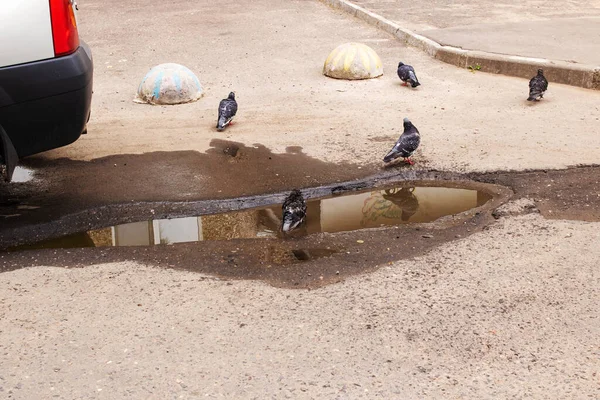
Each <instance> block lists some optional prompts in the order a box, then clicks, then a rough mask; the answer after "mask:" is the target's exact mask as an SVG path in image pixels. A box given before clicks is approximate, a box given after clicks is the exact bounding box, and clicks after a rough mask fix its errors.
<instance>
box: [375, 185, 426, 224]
mask: <svg viewBox="0 0 600 400" xmlns="http://www.w3.org/2000/svg"><path fill="white" fill-rule="evenodd" d="M414 191H415V188H414V187H411V188H400V189H388V190H386V191H385V193H384V194H383V198H384V199H386V200H387V201H390V202H392V203H394V204H395V205H396V206H398V207H399V208H400V210H402V214H400V220H401V221H404V222H406V221H408V220H409V219H410V217H412V216H413V215H415V214H416V213H417V211H418V210H419V199H417V196H415V195H414V193H413V192H414Z"/></svg>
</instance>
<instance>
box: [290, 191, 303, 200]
mask: <svg viewBox="0 0 600 400" xmlns="http://www.w3.org/2000/svg"><path fill="white" fill-rule="evenodd" d="M290 197H294V198H302V192H301V191H299V190H298V189H294V190H292V192H291V193H290Z"/></svg>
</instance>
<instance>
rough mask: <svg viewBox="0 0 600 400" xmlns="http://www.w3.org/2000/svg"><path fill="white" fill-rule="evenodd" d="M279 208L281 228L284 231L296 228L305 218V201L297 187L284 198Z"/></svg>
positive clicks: (287, 231)
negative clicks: (280, 211) (281, 213)
mask: <svg viewBox="0 0 600 400" xmlns="http://www.w3.org/2000/svg"><path fill="white" fill-rule="evenodd" d="M281 209H282V211H283V218H282V219H283V222H282V224H281V230H282V231H283V232H284V233H289V232H291V231H293V230H294V229H296V228H298V227H299V226H300V225H301V224H302V223H303V222H304V220H305V219H306V202H305V201H304V197H302V193H301V192H300V191H299V190H298V189H294V190H292V192H291V193H290V194H289V195H288V196H287V197H286V198H285V200H284V201H283V205H282V206H281Z"/></svg>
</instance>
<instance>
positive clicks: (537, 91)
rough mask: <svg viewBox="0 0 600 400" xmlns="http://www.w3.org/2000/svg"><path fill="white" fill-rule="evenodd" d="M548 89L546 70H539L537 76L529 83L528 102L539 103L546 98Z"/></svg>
mask: <svg viewBox="0 0 600 400" xmlns="http://www.w3.org/2000/svg"><path fill="white" fill-rule="evenodd" d="M547 89H548V81H547V80H546V77H545V76H544V70H543V69H541V68H540V69H538V71H537V75H536V76H534V77H533V78H531V80H530V81H529V97H528V98H527V101H539V100H540V99H541V98H542V97H544V92H545V91H546V90H547Z"/></svg>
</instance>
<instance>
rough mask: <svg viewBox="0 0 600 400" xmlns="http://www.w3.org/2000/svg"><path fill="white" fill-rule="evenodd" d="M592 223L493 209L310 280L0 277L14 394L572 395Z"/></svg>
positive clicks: (587, 377)
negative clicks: (297, 283)
mask: <svg viewBox="0 0 600 400" xmlns="http://www.w3.org/2000/svg"><path fill="white" fill-rule="evenodd" d="M599 232H600V225H599V224H598V223H584V222H568V221H548V220H544V219H543V218H542V217H540V216H539V215H537V214H530V215H528V216H522V217H511V218H506V219H501V220H500V221H499V222H498V223H497V224H496V225H494V226H493V227H492V228H491V229H489V230H488V231H484V232H481V233H478V234H475V235H474V236H471V237H470V238H468V239H462V240H458V241H456V242H454V243H450V244H448V245H446V246H444V247H443V248H441V249H438V250H437V251H435V252H432V253H431V254H429V255H427V256H424V257H419V258H417V259H415V260H412V261H403V262H398V263H394V264H392V265H388V266H387V267H385V268H383V269H381V270H379V271H377V272H375V273H373V274H371V275H364V276H360V277H356V278H354V279H351V280H349V281H346V282H345V283H342V284H338V285H333V286H328V287H325V288H322V289H318V290H314V291H304V290H302V291H301V290H283V289H275V288H273V287H269V286H266V285H263V284H258V283H255V282H244V281H233V282H223V281H215V280H213V279H211V278H207V277H203V276H201V275H198V274H194V273H189V272H181V271H170V270H165V269H155V268H151V267H147V266H143V265H139V264H136V263H135V262H130V263H122V264H112V265H100V266H94V267H88V268H83V269H71V270H69V269H58V268H45V267H39V268H30V269H23V270H19V271H14V272H9V273H4V274H0V304H2V309H1V310H0V313H1V314H0V315H1V316H2V318H0V331H2V341H1V342H0V371H1V372H0V376H1V377H2V379H1V380H0V393H2V395H3V397H5V398H13V399H34V398H35V399H45V398H56V399H74V398H86V399H114V398H119V399H140V398H149V399H165V398H184V399H187V398H191V399H193V398H229V399H231V398H235V399H265V398H275V399H284V398H294V399H311V398H318V399H373V398H383V399H441V398H444V399H445V398H464V399H500V398H501V399H505V398H529V399H540V400H541V399H543V400H550V399H561V400H562V399H585V398H595V397H597V396H596V395H597V393H598V389H599V387H598V385H599V382H598V376H597V373H598V370H599V368H600V347H599V346H600V342H599V337H600V319H599V316H598V309H597V308H598V304H599V302H600V289H599V288H600V281H599V277H600V271H599V265H600V263H599V262H598V260H600V247H599V246H597V245H596V244H597V243H598V240H600V234H599Z"/></svg>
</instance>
